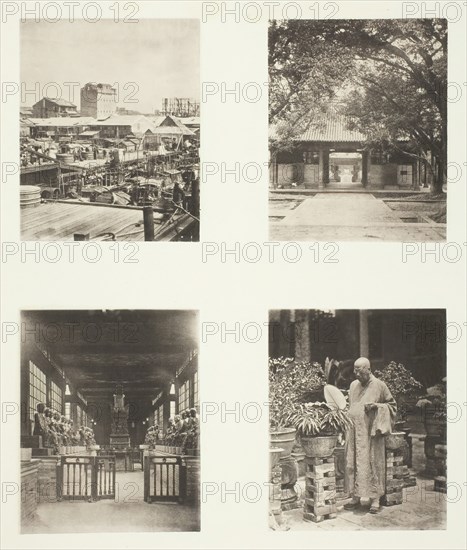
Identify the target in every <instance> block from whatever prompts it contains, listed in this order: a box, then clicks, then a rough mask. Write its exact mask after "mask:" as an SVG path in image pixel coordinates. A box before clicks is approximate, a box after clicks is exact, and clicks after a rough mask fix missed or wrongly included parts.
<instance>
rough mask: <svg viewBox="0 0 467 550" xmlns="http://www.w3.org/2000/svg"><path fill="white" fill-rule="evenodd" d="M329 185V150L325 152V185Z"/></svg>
mask: <svg viewBox="0 0 467 550" xmlns="http://www.w3.org/2000/svg"><path fill="white" fill-rule="evenodd" d="M328 183H329V149H325V150H324V151H323V184H324V186H325V187H326V185H327V184H328Z"/></svg>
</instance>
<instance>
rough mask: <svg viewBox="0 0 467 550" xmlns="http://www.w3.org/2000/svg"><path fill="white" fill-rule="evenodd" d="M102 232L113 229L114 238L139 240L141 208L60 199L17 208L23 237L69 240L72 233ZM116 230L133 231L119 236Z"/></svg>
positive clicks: (141, 222)
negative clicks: (115, 235)
mask: <svg viewBox="0 0 467 550" xmlns="http://www.w3.org/2000/svg"><path fill="white" fill-rule="evenodd" d="M105 232H111V233H116V234H117V240H124V241H143V240H144V227H143V211H142V210H139V209H127V208H110V207H108V206H95V205H89V204H83V203H69V204H68V203H63V202H60V203H59V202H57V203H52V202H50V203H45V204H40V205H39V206H37V207H35V208H25V209H23V210H21V238H22V240H23V241H40V240H43V241H70V240H71V241H72V240H73V235H74V234H75V233H89V234H90V238H91V239H94V238H95V237H96V236H97V235H100V234H102V233H105ZM119 233H121V234H123V233H125V234H126V233H134V234H132V235H129V236H124V237H122V238H121V239H119V238H118V234H119Z"/></svg>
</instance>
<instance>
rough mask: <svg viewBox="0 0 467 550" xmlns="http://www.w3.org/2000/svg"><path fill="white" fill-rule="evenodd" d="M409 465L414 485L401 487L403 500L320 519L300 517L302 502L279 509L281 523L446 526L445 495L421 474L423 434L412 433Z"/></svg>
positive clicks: (330, 527) (304, 526) (337, 527)
mask: <svg viewBox="0 0 467 550" xmlns="http://www.w3.org/2000/svg"><path fill="white" fill-rule="evenodd" d="M412 441H413V448H412V452H413V457H412V460H413V468H412V472H413V473H415V474H416V475H417V486H416V487H409V488H407V489H404V490H403V502H402V504H400V505H396V506H383V507H382V509H381V512H380V513H379V514H374V515H373V514H370V513H369V505H368V506H364V505H362V506H361V507H360V508H358V509H356V510H340V511H339V512H338V514H337V517H336V518H334V519H327V520H324V521H322V522H320V523H313V522H308V521H303V517H302V516H303V510H302V502H300V507H299V508H297V509H295V510H290V511H287V512H283V519H284V523H285V527H286V528H289V529H290V530H294V531H299V530H300V531H309V530H315V529H321V530H325V531H349V530H352V531H354V530H355V531H366V530H388V529H393V530H408V529H410V530H426V529H438V530H440V529H446V500H447V498H446V497H447V495H445V494H443V493H438V492H435V491H433V485H434V482H433V479H432V478H431V479H430V478H427V477H425V476H424V474H423V469H424V467H425V455H424V450H423V441H424V436H423V435H421V434H420V435H415V434H413V435H412ZM298 485H299V487H298V488H297V493H298V495H299V496H300V495H303V494H305V479H304V478H300V479H299V482H298Z"/></svg>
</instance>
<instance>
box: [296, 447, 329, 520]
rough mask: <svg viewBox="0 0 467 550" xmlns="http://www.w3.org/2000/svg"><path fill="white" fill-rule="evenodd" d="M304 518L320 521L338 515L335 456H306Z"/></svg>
mask: <svg viewBox="0 0 467 550" xmlns="http://www.w3.org/2000/svg"><path fill="white" fill-rule="evenodd" d="M305 463H306V473H305V479H306V487H305V503H304V508H303V519H304V520H305V521H313V522H315V523H318V522H320V521H323V520H325V519H332V518H335V517H336V516H337V504H336V470H335V465H334V457H333V456H331V457H328V458H312V457H306V458H305Z"/></svg>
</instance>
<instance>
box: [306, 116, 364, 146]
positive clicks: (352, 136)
mask: <svg viewBox="0 0 467 550" xmlns="http://www.w3.org/2000/svg"><path fill="white" fill-rule="evenodd" d="M350 122H351V120H350V118H349V117H347V116H345V115H342V114H339V113H329V114H327V115H326V116H324V117H323V119H322V120H319V121H316V124H313V125H311V126H310V128H308V130H306V131H305V132H303V134H302V135H301V136H299V137H297V138H296V139H297V141H336V142H339V141H341V142H342V141H351V142H361V141H364V140H365V138H366V136H365V135H364V134H362V133H361V132H359V131H358V130H349V124H350Z"/></svg>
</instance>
